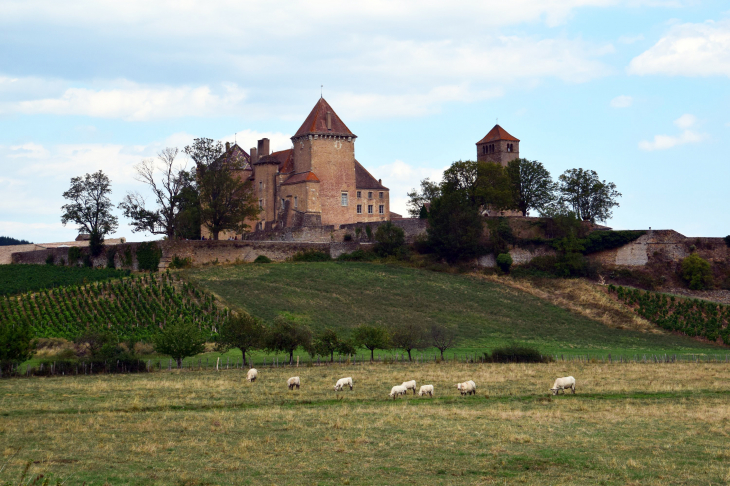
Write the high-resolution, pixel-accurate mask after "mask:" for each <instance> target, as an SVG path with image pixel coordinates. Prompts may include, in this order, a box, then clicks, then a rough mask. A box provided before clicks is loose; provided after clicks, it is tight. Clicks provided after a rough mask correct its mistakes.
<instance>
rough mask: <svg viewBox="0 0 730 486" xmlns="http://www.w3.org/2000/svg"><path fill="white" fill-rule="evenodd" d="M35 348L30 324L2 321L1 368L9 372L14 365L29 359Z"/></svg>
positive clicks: (0, 326) (0, 334)
mask: <svg viewBox="0 0 730 486" xmlns="http://www.w3.org/2000/svg"><path fill="white" fill-rule="evenodd" d="M34 348H35V341H34V339H33V330H32V329H31V328H30V326H28V325H25V324H12V323H10V322H7V321H5V322H0V370H3V371H5V372H7V373H9V372H10V371H11V370H12V369H13V367H14V366H17V365H19V364H20V363H22V362H23V361H26V360H27V359H29V358H30V357H31V356H32V355H33V349H34Z"/></svg>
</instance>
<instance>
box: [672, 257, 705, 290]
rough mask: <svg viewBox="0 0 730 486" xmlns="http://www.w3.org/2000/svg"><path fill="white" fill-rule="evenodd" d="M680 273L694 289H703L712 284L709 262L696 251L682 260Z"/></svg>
mask: <svg viewBox="0 0 730 486" xmlns="http://www.w3.org/2000/svg"><path fill="white" fill-rule="evenodd" d="M680 275H681V277H682V280H684V281H685V283H686V284H687V286H689V288H690V289H692V290H703V289H707V288H709V287H711V286H712V270H711V269H710V264H709V262H707V260H704V259H703V258H702V257H700V256H699V255H697V254H695V253H693V254H692V255H690V256H688V257H687V258H685V259H684V260H682V269H681V273H680Z"/></svg>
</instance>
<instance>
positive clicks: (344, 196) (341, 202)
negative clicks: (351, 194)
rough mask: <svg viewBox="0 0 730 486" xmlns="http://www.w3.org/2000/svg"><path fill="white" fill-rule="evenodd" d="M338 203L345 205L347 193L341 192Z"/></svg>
mask: <svg viewBox="0 0 730 486" xmlns="http://www.w3.org/2000/svg"><path fill="white" fill-rule="evenodd" d="M340 204H342V205H343V206H347V193H346V192H343V193H342V199H341V201H340Z"/></svg>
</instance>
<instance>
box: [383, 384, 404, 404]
mask: <svg viewBox="0 0 730 486" xmlns="http://www.w3.org/2000/svg"><path fill="white" fill-rule="evenodd" d="M406 394H408V388H406V387H405V386H403V385H396V386H394V387H393V388H391V389H390V395H388V396H389V397H391V398H392V399H393V400H395V397H396V396H398V395H406Z"/></svg>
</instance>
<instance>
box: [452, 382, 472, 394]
mask: <svg viewBox="0 0 730 486" xmlns="http://www.w3.org/2000/svg"><path fill="white" fill-rule="evenodd" d="M456 389H457V390H459V391H460V392H461V395H462V396H463V395H471V394H474V395H476V394H477V386H476V384H475V383H474V382H473V381H471V380H469V381H465V382H464V383H457V384H456Z"/></svg>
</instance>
